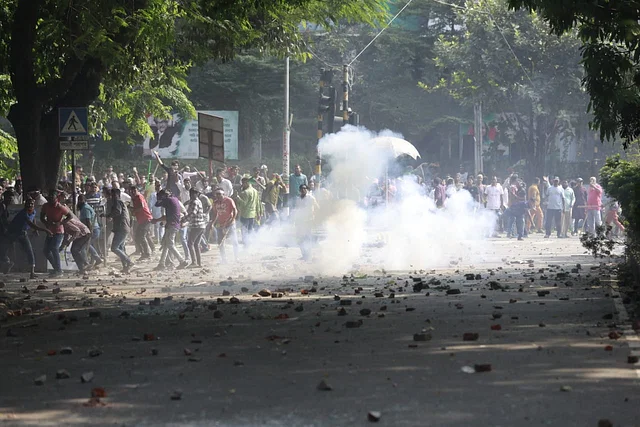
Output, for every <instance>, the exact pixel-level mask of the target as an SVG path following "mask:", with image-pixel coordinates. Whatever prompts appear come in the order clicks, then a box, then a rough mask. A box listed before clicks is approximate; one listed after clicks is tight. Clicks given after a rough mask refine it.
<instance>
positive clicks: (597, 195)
mask: <svg viewBox="0 0 640 427" xmlns="http://www.w3.org/2000/svg"><path fill="white" fill-rule="evenodd" d="M600 209H602V187H601V186H600V185H599V184H598V183H597V181H596V177H595V176H592V177H591V178H589V193H588V195H587V219H586V220H585V223H584V231H585V232H587V233H591V234H595V233H596V229H597V228H598V227H600V226H601V225H602V213H601V212H600Z"/></svg>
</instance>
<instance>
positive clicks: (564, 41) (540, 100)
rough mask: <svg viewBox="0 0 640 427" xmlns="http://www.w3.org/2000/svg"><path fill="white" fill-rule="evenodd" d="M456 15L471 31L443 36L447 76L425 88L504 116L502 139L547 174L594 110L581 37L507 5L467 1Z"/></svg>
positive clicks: (501, 0)
mask: <svg viewBox="0 0 640 427" xmlns="http://www.w3.org/2000/svg"><path fill="white" fill-rule="evenodd" d="M457 14H458V16H459V17H460V20H461V21H462V22H464V31H463V32H462V33H461V34H458V35H453V36H447V35H442V36H440V38H439V39H438V42H437V43H436V46H435V54H436V58H435V62H436V65H437V67H438V69H439V70H440V76H441V77H440V79H439V80H438V81H437V82H435V83H432V84H427V83H425V84H423V85H422V87H423V88H424V89H426V90H428V91H443V92H445V93H447V94H449V95H450V96H451V97H452V98H453V99H455V100H456V101H458V102H460V103H462V104H463V105H472V104H474V103H477V102H482V103H483V108H484V110H485V111H496V112H502V113H505V114H504V115H503V116H502V121H503V122H502V123H501V129H502V131H503V132H502V133H503V134H504V135H505V136H508V137H509V138H510V139H511V142H513V143H518V144H520V145H521V147H522V148H521V150H520V151H521V152H522V153H524V154H525V155H524V158H526V159H527V162H528V163H529V164H530V165H531V166H532V170H531V171H530V172H532V173H536V174H537V173H543V172H544V171H545V169H546V168H545V164H546V159H547V157H548V156H549V154H550V153H551V151H552V150H553V149H554V147H555V141H556V137H558V136H559V137H568V136H571V135H572V134H574V133H575V131H574V130H573V128H575V127H576V126H578V125H579V123H578V120H577V118H578V117H579V116H581V115H582V114H583V113H584V111H585V110H586V107H587V98H586V96H585V94H584V92H583V91H582V89H581V87H580V81H581V78H582V76H583V70H582V66H581V65H580V58H579V53H578V49H579V47H580V42H579V40H578V39H577V38H576V34H575V32H574V33H569V34H565V35H562V36H560V37H558V36H556V35H553V34H550V29H549V26H548V25H547V24H546V23H545V22H544V21H543V20H542V19H541V18H540V17H539V16H537V15H535V14H529V13H526V12H525V11H513V10H509V9H508V6H507V2H506V0H481V1H478V2H468V3H467V5H466V7H464V8H460V9H457Z"/></svg>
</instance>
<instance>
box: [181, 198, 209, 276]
mask: <svg viewBox="0 0 640 427" xmlns="http://www.w3.org/2000/svg"><path fill="white" fill-rule="evenodd" d="M189 195H190V200H189V202H188V203H187V206H186V208H187V215H186V216H185V217H184V218H182V220H181V224H182V226H183V227H184V226H185V224H186V223H188V224H189V228H188V231H189V233H188V238H187V248H188V250H189V254H190V257H191V265H190V266H189V268H196V267H197V268H200V267H202V255H201V251H200V240H201V239H202V235H203V234H204V230H205V228H206V227H207V222H208V221H207V220H208V217H207V214H205V212H204V209H203V207H202V202H201V201H200V191H198V190H197V189H195V188H191V189H190V190H189Z"/></svg>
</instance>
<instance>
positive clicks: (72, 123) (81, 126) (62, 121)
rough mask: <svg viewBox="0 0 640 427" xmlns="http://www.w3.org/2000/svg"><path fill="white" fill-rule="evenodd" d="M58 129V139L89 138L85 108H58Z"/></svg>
mask: <svg viewBox="0 0 640 427" xmlns="http://www.w3.org/2000/svg"><path fill="white" fill-rule="evenodd" d="M58 128H59V129H60V137H71V136H86V137H87V138H88V137H89V123H88V114H87V107H60V108H58Z"/></svg>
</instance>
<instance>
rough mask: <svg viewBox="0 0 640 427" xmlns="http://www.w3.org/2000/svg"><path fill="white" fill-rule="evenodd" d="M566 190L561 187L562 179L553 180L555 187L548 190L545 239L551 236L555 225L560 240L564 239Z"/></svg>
mask: <svg viewBox="0 0 640 427" xmlns="http://www.w3.org/2000/svg"><path fill="white" fill-rule="evenodd" d="M564 207H565V203H564V189H563V188H562V187H560V178H557V177H556V178H554V179H553V185H552V186H551V187H549V188H548V189H547V214H546V216H545V220H546V224H545V228H546V230H545V231H546V233H545V236H544V238H545V239H548V238H549V236H551V228H552V227H553V225H554V224H555V226H556V232H557V233H558V238H559V239H560V238H562V237H563V236H562V212H563V211H564Z"/></svg>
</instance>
